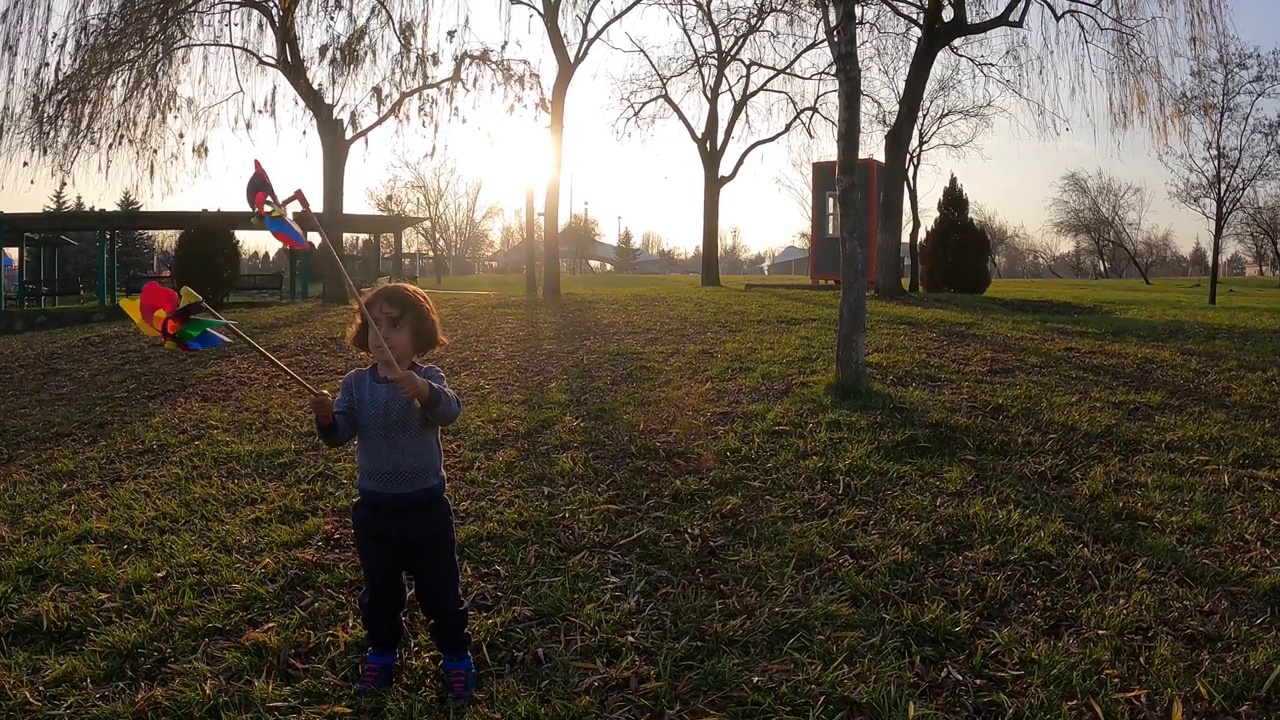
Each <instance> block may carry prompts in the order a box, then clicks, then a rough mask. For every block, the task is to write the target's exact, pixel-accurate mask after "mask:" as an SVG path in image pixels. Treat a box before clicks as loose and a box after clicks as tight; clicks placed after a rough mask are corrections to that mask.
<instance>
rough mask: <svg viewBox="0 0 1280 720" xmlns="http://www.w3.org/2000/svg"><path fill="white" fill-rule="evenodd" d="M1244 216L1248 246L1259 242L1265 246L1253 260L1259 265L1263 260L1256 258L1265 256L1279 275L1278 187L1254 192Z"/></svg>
mask: <svg viewBox="0 0 1280 720" xmlns="http://www.w3.org/2000/svg"><path fill="white" fill-rule="evenodd" d="M1244 217H1245V234H1246V237H1248V238H1250V240H1249V246H1250V247H1253V246H1254V245H1255V244H1260V245H1262V246H1263V247H1265V248H1266V251H1265V252H1262V253H1256V255H1255V261H1256V262H1258V263H1259V267H1261V266H1262V263H1263V262H1264V260H1259V259H1258V258H1259V257H1262V258H1266V260H1265V262H1267V263H1268V264H1269V265H1270V267H1271V269H1272V272H1273V273H1274V274H1276V275H1280V189H1272V190H1271V192H1269V193H1267V194H1263V193H1257V194H1255V195H1254V196H1253V197H1252V198H1251V200H1250V202H1249V203H1248V205H1246V206H1245V216H1244ZM1259 272H1261V270H1259Z"/></svg>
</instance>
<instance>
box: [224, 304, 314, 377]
mask: <svg viewBox="0 0 1280 720" xmlns="http://www.w3.org/2000/svg"><path fill="white" fill-rule="evenodd" d="M204 308H205V310H207V311H208V312H209V314H210V315H212V316H214V317H215V318H217V319H219V320H222V321H225V322H226V323H227V324H226V326H225V327H226V328H227V329H228V330H230V331H231V332H233V333H235V334H236V335H237V336H239V338H240V339H241V340H244V341H245V342H246V343H249V347H251V348H253V349H254V350H257V351H258V352H259V353H261V354H262V356H263V357H264V358H266V359H268V360H270V361H271V362H273V363H275V366H276V367H278V368H280V369H281V370H283V371H285V372H286V373H288V374H289V377H291V378H293V381H294V382H296V383H298V384H299V385H301V386H302V387H304V388H306V389H307V392H309V393H311V394H312V395H319V394H320V391H318V390H316V389H315V388H313V387H311V385H310V384H309V383H307V381H306V380H303V379H302V378H300V377H298V374H297V373H295V372H294V371H292V370H290V369H289V366H288V365H285V364H284V363H282V362H280V361H279V360H277V359H276V357H275V356H274V355H272V354H271V353H269V352H267V351H266V350H265V349H263V347H262V346H261V345H259V344H258V343H256V342H254V341H253V339H252V338H250V337H249V336H248V335H245V334H244V333H243V332H241V330H240V328H238V327H236V326H235V324H234V323H232V322H231V321H229V320H227V319H226V318H224V317H222V316H221V315H219V314H218V311H217V310H214V309H213V308H211V307H209V306H208V304H206V305H205V306H204Z"/></svg>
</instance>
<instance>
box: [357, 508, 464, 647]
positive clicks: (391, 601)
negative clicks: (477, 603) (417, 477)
mask: <svg viewBox="0 0 1280 720" xmlns="http://www.w3.org/2000/svg"><path fill="white" fill-rule="evenodd" d="M351 525H352V528H353V530H354V531H355V540H356V553H357V554H358V555H359V556H360V568H361V570H362V571H363V572H364V590H363V591H361V593H360V614H361V616H362V619H363V621H364V629H365V634H366V638H367V641H368V645H369V647H371V648H377V649H379V650H395V649H397V648H398V647H399V646H400V639H401V637H402V636H403V635H404V625H403V623H402V622H401V618H400V614H401V613H402V612H403V611H404V606H405V595H406V591H405V584H404V577H403V573H409V576H410V577H412V578H413V594H414V596H415V597H416V598H417V599H418V606H419V607H420V608H422V614H423V615H425V616H426V619H427V621H428V622H429V623H430V624H429V629H430V633H431V639H432V641H433V642H434V643H435V646H436V648H437V649H438V650H440V651H441V652H442V653H462V652H466V651H467V650H469V649H470V647H471V633H470V632H469V631H468V629H467V614H468V609H467V603H466V601H465V600H464V599H463V598H462V591H461V588H460V587H459V578H458V557H457V549H456V537H455V535H454V527H453V506H452V505H451V504H450V503H449V499H448V498H447V497H446V496H445V495H444V493H443V492H435V493H431V494H430V495H428V496H426V497H425V498H424V497H423V496H421V495H419V496H418V498H417V499H415V501H414V502H412V503H409V504H405V503H401V502H388V501H384V500H382V499H373V498H370V497H361V498H360V499H358V500H356V502H355V505H353V506H352V508H351Z"/></svg>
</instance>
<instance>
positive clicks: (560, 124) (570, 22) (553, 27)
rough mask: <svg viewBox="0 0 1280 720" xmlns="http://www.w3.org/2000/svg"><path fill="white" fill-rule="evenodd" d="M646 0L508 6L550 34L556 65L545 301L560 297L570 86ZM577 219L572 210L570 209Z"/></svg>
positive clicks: (545, 0) (538, 1)
mask: <svg viewBox="0 0 1280 720" xmlns="http://www.w3.org/2000/svg"><path fill="white" fill-rule="evenodd" d="M641 1H642V0H510V2H511V5H512V6H513V7H522V8H525V9H527V10H529V11H530V12H532V13H533V14H534V16H535V17H537V18H538V22H539V23H540V24H541V25H542V28H543V29H544V30H545V31H546V33H547V41H548V42H549V43H550V45H551V53H552V55H554V56H555V60H556V77H555V80H554V81H552V83H551V174H550V175H549V176H548V178H547V195H546V203H545V204H544V205H543V212H544V213H545V214H546V223H545V224H544V227H545V232H546V242H545V243H544V244H543V254H544V255H543V257H544V260H543V283H542V296H543V297H544V298H553V299H554V298H559V297H560V230H561V228H560V164H561V160H562V159H563V155H564V153H563V150H564V147H563V143H564V113H565V106H566V104H567V103H568V101H569V85H570V83H572V82H573V78H574V76H575V75H576V74H577V73H578V70H579V69H581V68H582V65H583V63H585V62H586V61H587V55H588V54H589V53H590V52H591V48H593V47H595V44H596V43H598V42H600V38H602V37H604V35H605V33H606V32H608V31H609V28H610V27H612V26H613V25H615V24H616V23H618V22H619V21H620V20H622V18H624V17H626V16H627V15H628V14H629V13H631V11H633V10H635V9H636V8H637V7H639V6H640V3H641ZM569 217H570V219H572V217H573V208H569Z"/></svg>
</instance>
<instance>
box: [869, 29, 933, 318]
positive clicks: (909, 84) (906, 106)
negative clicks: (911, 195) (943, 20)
mask: <svg viewBox="0 0 1280 720" xmlns="http://www.w3.org/2000/svg"><path fill="white" fill-rule="evenodd" d="M933 45H934V43H933V41H932V40H931V39H929V38H928V37H922V38H920V40H919V41H918V42H917V43H916V49H915V54H914V55H913V56H912V58H911V66H910V67H909V68H908V69H907V78H906V80H905V81H903V84H902V100H901V101H900V102H899V103H898V114H897V115H896V116H895V117H894V119H893V125H892V126H890V127H889V132H887V133H885V136H884V192H883V194H882V195H881V196H880V217H879V224H880V230H879V233H878V235H879V238H878V240H877V245H876V294H877V295H883V296H885V297H896V296H901V295H903V294H904V293H905V291H904V290H903V289H902V194H903V190H904V189H905V187H906V177H907V154H908V153H909V152H910V151H911V138H912V137H913V136H914V134H915V129H916V121H917V120H918V119H919V118H920V106H921V105H922V104H923V103H924V93H925V89H926V88H928V86H929V75H930V74H931V73H932V72H933V62H934V60H935V59H936V58H937V57H938V51H937V50H936V49H934V47H933Z"/></svg>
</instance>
